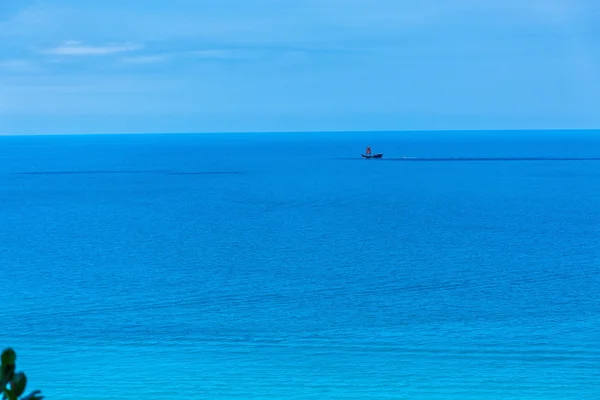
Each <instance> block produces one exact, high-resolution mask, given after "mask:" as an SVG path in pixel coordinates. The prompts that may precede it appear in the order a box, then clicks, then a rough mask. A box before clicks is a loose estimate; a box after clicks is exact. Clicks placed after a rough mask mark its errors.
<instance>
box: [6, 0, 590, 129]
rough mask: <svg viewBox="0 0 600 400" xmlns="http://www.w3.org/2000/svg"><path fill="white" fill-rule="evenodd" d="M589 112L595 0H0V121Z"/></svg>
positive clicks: (549, 123) (547, 122) (165, 124)
mask: <svg viewBox="0 0 600 400" xmlns="http://www.w3.org/2000/svg"><path fill="white" fill-rule="evenodd" d="M599 127H600V1H597V0H564V1H563V0H526V1H525V0H486V1H481V0H453V1H448V0H438V1H434V0H419V1H416V0H414V1H405V0H296V1H292V0H287V1H286V0H214V1H204V0H169V1H156V0H143V1H142V0H131V1H122V0H120V1H117V0H103V1H96V0H86V1H73V0H47V1H29V0H2V1H1V2H0V134H27V133H104V132H105V133H118V132H127V133H129V132H219V131H302V130H414V129H535V128H599Z"/></svg>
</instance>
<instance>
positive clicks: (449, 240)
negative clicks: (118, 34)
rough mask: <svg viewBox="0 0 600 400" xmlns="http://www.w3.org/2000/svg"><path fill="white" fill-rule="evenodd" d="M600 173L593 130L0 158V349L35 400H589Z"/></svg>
mask: <svg viewBox="0 0 600 400" xmlns="http://www.w3.org/2000/svg"><path fill="white" fill-rule="evenodd" d="M367 145H371V146H372V148H373V151H374V152H383V153H384V159H382V160H363V159H361V157H360V154H361V153H362V152H363V151H364V148H365V147H366V146H367ZM401 157H414V158H409V159H403V158H401ZM597 157H600V132H593V131H590V132H583V133H582V132H536V133H524V132H509V133H503V132H470V133H461V132H448V133H442V132H440V133H402V134H400V133H399V134H392V133H377V134H375V133H336V134H331V133H328V134H300V133H298V134H284V135H277V134H245V135H234V134H226V135H139V136H127V135H124V136H38V137H0V269H1V271H2V279H3V290H2V292H1V294H0V304H2V314H1V321H2V323H1V326H2V329H1V332H0V345H1V346H3V347H6V346H12V347H14V348H15V349H16V351H17V353H18V357H19V358H18V360H17V367H18V369H22V370H24V371H25V372H26V373H27V375H28V378H29V386H28V387H29V389H30V390H33V389H41V390H42V391H43V392H44V393H45V395H46V396H47V398H48V399H62V400H71V399H72V400H108V399H111V400H113V399H118V398H123V399H134V398H138V399H146V400H153V399H176V398H182V399H183V398H187V399H373V400H378V399H415V400H424V399H544V400H548V399H578V400H580V399H597V398H598V396H599V393H600V161H598V160H592V159H591V158H597ZM449 158H451V159H449ZM497 158H503V160H498V159H497ZM556 158H559V159H560V160H556ZM565 158H566V159H565Z"/></svg>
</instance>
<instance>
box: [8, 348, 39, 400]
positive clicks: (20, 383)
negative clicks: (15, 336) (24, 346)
mask: <svg viewBox="0 0 600 400" xmlns="http://www.w3.org/2000/svg"><path fill="white" fill-rule="evenodd" d="M16 361H17V353H15V351H14V350H13V349H11V348H7V349H4V351H3V352H2V364H1V365H0V380H2V399H3V400H42V399H43V398H44V397H43V396H40V393H41V392H40V391H39V390H36V391H33V392H31V393H30V394H28V395H27V396H24V397H20V396H21V395H22V394H23V392H25V387H26V386H27V376H25V373H24V372H16V369H17V364H16Z"/></svg>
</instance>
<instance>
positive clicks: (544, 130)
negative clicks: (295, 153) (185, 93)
mask: <svg viewBox="0 0 600 400" xmlns="http://www.w3.org/2000/svg"><path fill="white" fill-rule="evenodd" d="M593 131H600V128H548V129H544V128H523V129H519V128H512V129H406V130H388V129H385V130H364V129H361V130H310V131H302V130H299V131H223V132H219V131H197V132H112V133H109V132H95V133H0V137H15V136H118V135H244V134H250V135H251V134H282V135H284V134H296V133H307V134H314V133H432V132H436V133H456V132H507V133H511V132H512V133H516V132H593Z"/></svg>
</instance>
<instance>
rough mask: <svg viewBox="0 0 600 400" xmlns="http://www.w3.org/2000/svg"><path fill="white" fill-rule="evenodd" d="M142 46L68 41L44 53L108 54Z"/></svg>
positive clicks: (65, 54)
mask: <svg viewBox="0 0 600 400" xmlns="http://www.w3.org/2000/svg"><path fill="white" fill-rule="evenodd" d="M142 48H143V47H142V46H141V45H138V44H132V43H125V44H113V45H106V46H91V45H85V44H83V43H82V42H77V41H68V42H64V43H63V44H61V45H58V46H56V47H53V48H51V49H47V50H45V51H44V52H43V53H44V54H51V55H57V56H106V55H111V54H117V53H127V52H132V51H136V50H140V49H142Z"/></svg>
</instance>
